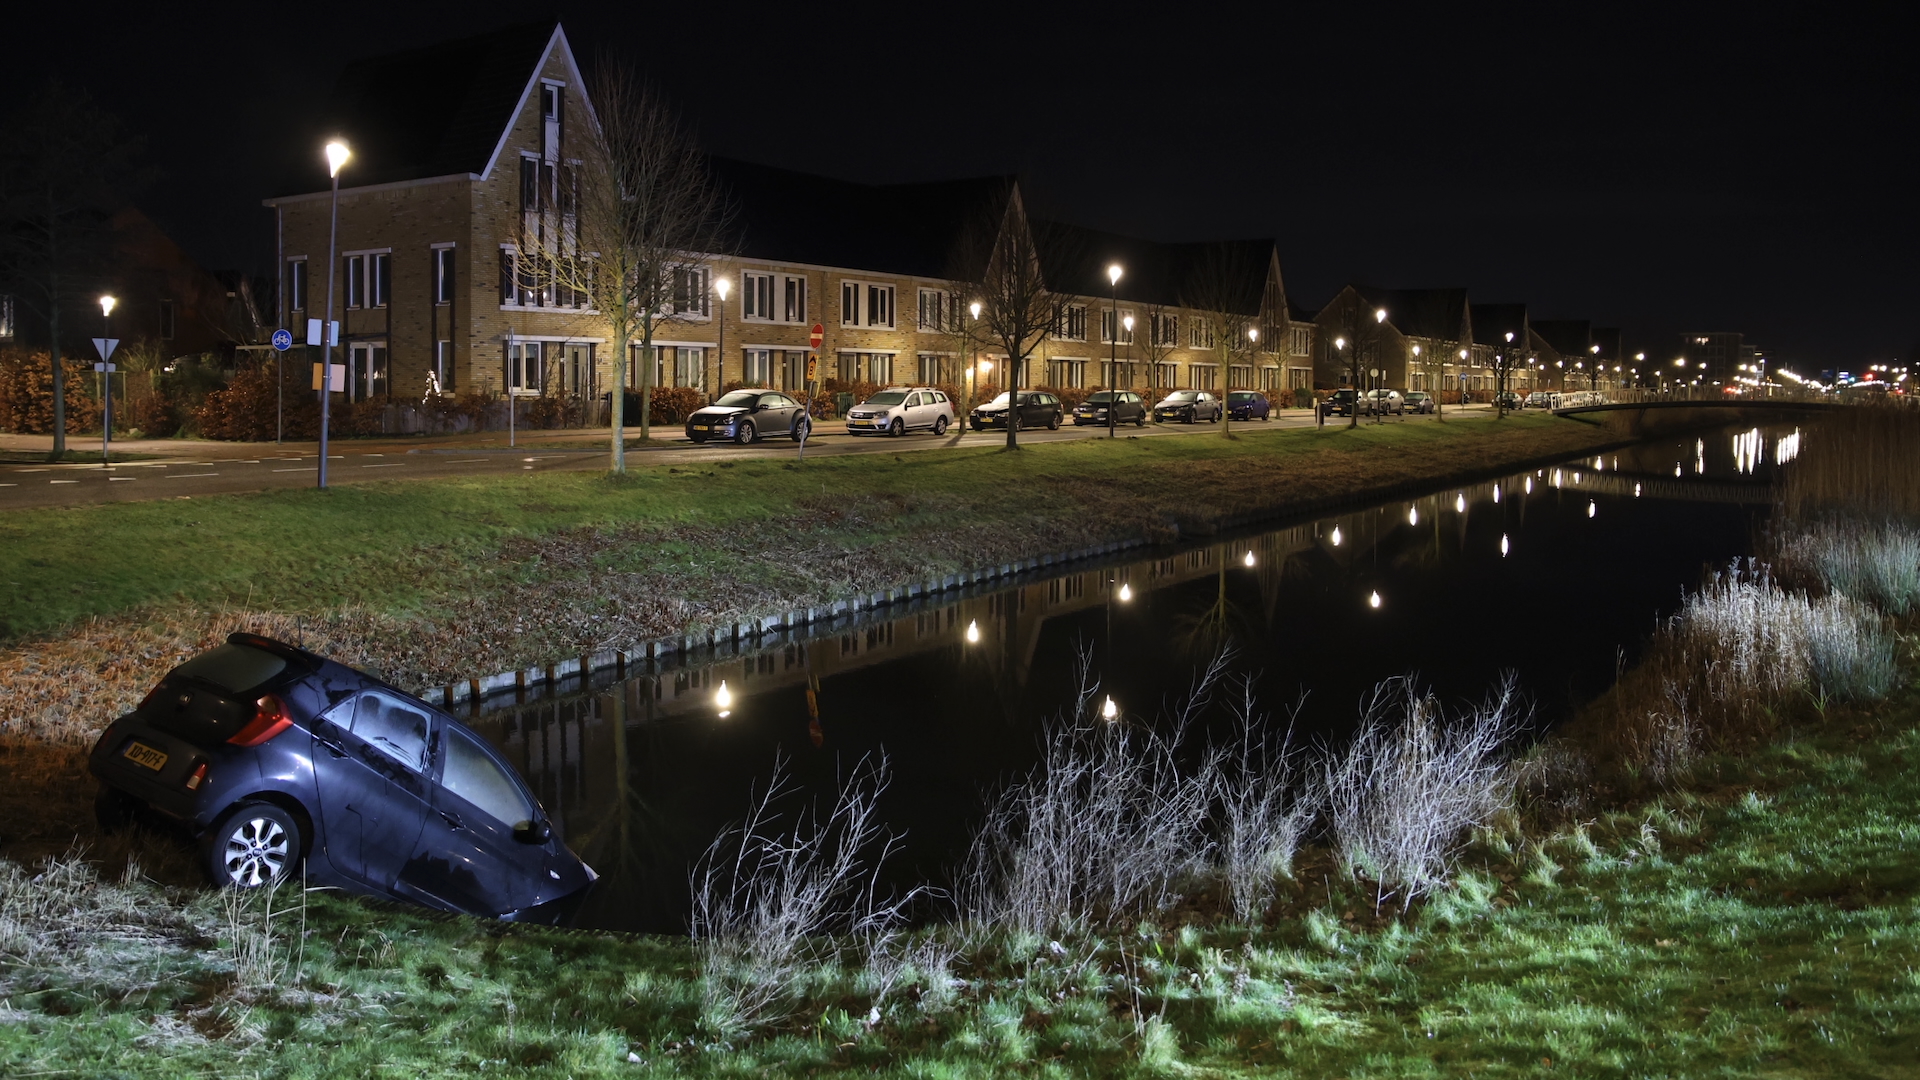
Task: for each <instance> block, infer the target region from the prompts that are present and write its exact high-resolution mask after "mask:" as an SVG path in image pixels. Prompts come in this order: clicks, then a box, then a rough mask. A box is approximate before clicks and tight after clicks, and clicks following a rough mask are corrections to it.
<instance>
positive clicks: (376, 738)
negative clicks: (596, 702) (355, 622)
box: [88, 634, 594, 921]
mask: <svg viewBox="0 0 1920 1080" xmlns="http://www.w3.org/2000/svg"><path fill="white" fill-rule="evenodd" d="M88 767H89V768H90V769H91V770H92V772H93V774H94V775H95V776H96V777H98V778H99V779H100V781H101V787H100V793H99V796H98V802H97V804H96V805H97V810H98V812H99V815H100V818H101V824H102V825H103V826H104V827H108V828H112V827H117V826H119V825H123V824H125V823H126V822H127V821H128V820H130V819H131V817H132V816H133V815H134V814H135V813H137V812H139V811H140V810H142V809H151V810H153V811H155V812H157V813H159V814H161V815H163V816H165V817H166V818H170V819H172V820H174V821H177V822H179V823H181V824H182V825H184V826H185V827H186V828H187V829H188V831H190V832H191V833H192V834H193V835H194V836H196V837H197V838H198V840H199V842H200V856H201V858H200V862H201V866H202V869H203V870H205V872H206V874H207V877H208V879H209V880H211V881H212V882H213V883H214V884H216V885H222V886H233V887H238V888H258V887H261V886H264V885H268V884H271V883H273V882H276V881H281V880H285V879H286V878H288V877H290V876H292V875H293V874H294V873H295V871H296V868H297V867H298V866H299V865H300V863H301V862H302V861H303V860H304V861H305V863H306V868H307V873H306V880H307V883H308V884H309V885H333V886H338V887H341V888H345V889H348V890H351V891H355V892H362V893H369V894H372V895H376V896H384V897H391V898H396V899H403V900H412V901H415V902H418V903H421V904H426V905H428V906H430V907H435V908H441V909H444V910H448V911H462V912H467V913H469V914H475V915H491V916H498V917H500V918H505V919H531V920H539V921H556V920H558V919H561V918H564V917H565V916H566V915H567V914H568V913H569V912H570V909H571V908H572V907H574V906H575V905H577V903H578V901H579V899H580V897H581V894H582V892H583V890H585V889H586V887H587V885H588V884H590V883H591V882H592V881H593V879H594V873H593V871H592V870H591V869H590V868H588V866H587V865H586V864H585V863H583V862H581V861H580V859H579V858H578V857H577V856H575V855H574V853H573V852H572V851H570V850H568V848H567V847H566V845H565V844H563V843H562V842H561V839H560V837H558V836H557V835H555V833H554V829H553V825H552V823H551V820H550V819H549V818H548V817H547V815H546V814H545V813H544V812H543V811H542V810H541V808H540V804H539V802H538V801H536V800H535V799H534V798H533V795H532V793H531V792H529V791H528V790H527V787H526V784H525V783H523V782H522V781H521V779H520V777H519V776H518V775H517V774H516V773H515V772H514V771H513V769H512V767H511V766H509V765H508V764H507V763H506V761H504V760H503V759H502V758H501V757H500V755H499V754H498V753H496V752H495V751H494V749H493V748H492V747H491V746H489V745H487V743H486V741H485V740H483V739H481V738H480V737H479V736H477V735H475V734H474V733H473V732H472V731H471V730H469V729H468V728H467V726H466V725H464V724H462V723H460V722H459V721H458V720H455V719H454V718H453V717H451V716H448V715H447V714H445V713H444V712H441V711H440V710H438V709H435V708H433V707H432V706H430V705H428V704H426V703H425V702H423V701H421V700H420V699H418V698H416V697H413V696H412V695H410V694H407V693H404V692H402V691H400V690H397V689H395V688H394V687H392V686H388V685H387V684H386V683H384V682H381V681H380V680H379V679H376V678H373V677H372V676H370V675H367V674H364V673H362V672H359V671H355V670H354V669H352V668H349V667H346V666H345V665H342V664H338V663H335V662H333V661H331V660H328V659H326V658H324V657H320V656H316V655H314V654H313V653H310V652H307V651H305V650H304V649H300V648H297V647H295V646H292V645H287V644H285V643H283V642H279V641H274V640H272V639H271V638H265V637H260V636H258V635H254V634H234V635H232V636H230V637H228V638H227V643H226V644H225V645H221V646H219V647H217V648H215V649H212V650H209V651H207V652H204V653H202V654H200V655H199V656H196V657H194V658H193V659H191V660H188V661H187V662H186V663H184V664H181V665H180V666H179V667H177V668H174V669H173V670H172V671H171V672H168V673H167V676H166V677H165V678H164V679H162V680H160V684H159V685H158V686H155V687H154V688H153V690H152V691H151V692H150V693H148V694H147V697H146V700H144V701H142V702H141V703H140V706H139V707H138V708H137V709H135V710H134V711H133V712H131V713H129V714H127V715H126V716H123V717H121V718H120V719H118V720H116V721H114V722H113V724H112V726H110V727H108V728H107V730H106V732H105V734H103V735H101V736H100V741H99V742H97V743H96V744H94V747H93V753H92V756H91V758H90V759H89V761H88Z"/></svg>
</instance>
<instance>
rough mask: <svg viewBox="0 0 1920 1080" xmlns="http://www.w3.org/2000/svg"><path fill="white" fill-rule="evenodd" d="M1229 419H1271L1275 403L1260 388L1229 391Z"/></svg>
mask: <svg viewBox="0 0 1920 1080" xmlns="http://www.w3.org/2000/svg"><path fill="white" fill-rule="evenodd" d="M1227 419H1229V420H1271V419H1273V404H1272V403H1271V402H1269V401H1268V400H1267V395H1265V394H1263V393H1261V392H1259V391H1258V390H1232V391H1229V392H1228V393H1227Z"/></svg>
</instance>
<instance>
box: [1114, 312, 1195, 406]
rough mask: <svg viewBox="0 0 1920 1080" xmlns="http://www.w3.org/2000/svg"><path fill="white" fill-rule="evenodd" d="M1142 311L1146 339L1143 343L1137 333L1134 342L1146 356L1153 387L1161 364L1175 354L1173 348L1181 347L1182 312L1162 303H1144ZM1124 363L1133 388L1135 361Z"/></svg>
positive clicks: (1149, 380) (1150, 382) (1130, 351)
mask: <svg viewBox="0 0 1920 1080" xmlns="http://www.w3.org/2000/svg"><path fill="white" fill-rule="evenodd" d="M1140 313H1141V314H1142V315H1144V316H1145V317H1146V326H1145V330H1146V332H1147V333H1146V340H1145V341H1144V343H1143V342H1142V341H1141V339H1140V338H1139V336H1138V335H1136V336H1135V338H1134V344H1135V345H1136V346H1138V347H1139V349H1140V351H1141V352H1142V353H1144V354H1145V356H1146V359H1145V360H1144V361H1142V362H1143V363H1145V364H1146V365H1147V385H1148V386H1149V387H1152V385H1153V380H1154V378H1155V377H1156V376H1157V375H1158V374H1159V372H1160V365H1161V364H1164V363H1166V362H1167V357H1169V356H1172V355H1173V350H1175V349H1177V348H1179V347H1180V314H1179V312H1178V311H1177V310H1176V309H1174V308H1170V307H1166V306H1165V305H1162V304H1142V305H1141V306H1140ZM1128 353H1129V355H1131V353H1132V350H1131V349H1129V350H1128ZM1123 363H1125V364H1126V365H1127V389H1129V390H1131V389H1133V388H1134V387H1133V383H1134V380H1133V361H1132V360H1131V359H1128V360H1125V361H1123ZM1115 378H1116V379H1117V378H1118V376H1115Z"/></svg>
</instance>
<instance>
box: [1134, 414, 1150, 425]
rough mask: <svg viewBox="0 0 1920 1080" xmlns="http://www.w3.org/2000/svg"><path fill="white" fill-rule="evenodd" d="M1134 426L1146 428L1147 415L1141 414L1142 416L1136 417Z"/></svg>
mask: <svg viewBox="0 0 1920 1080" xmlns="http://www.w3.org/2000/svg"><path fill="white" fill-rule="evenodd" d="M1133 426H1134V427H1146V426H1147V414H1146V413H1144V412H1143V413H1141V414H1140V415H1139V416H1136V417H1134V418H1133Z"/></svg>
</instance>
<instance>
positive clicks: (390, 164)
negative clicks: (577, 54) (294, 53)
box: [322, 19, 563, 186]
mask: <svg viewBox="0 0 1920 1080" xmlns="http://www.w3.org/2000/svg"><path fill="white" fill-rule="evenodd" d="M562 36H563V35H562V34H561V31H560V26H559V24H558V23H557V22H555V21H554V20H552V19H545V20H542V21H540V22H532V23H523V24H521V25H519V26H510V27H507V28H506V29H504V30H495V31H492V32H490V33H486V34H479V35H476V36H474V37H469V38H461V39H460V40H458V41H447V42H442V43H440V44H437V45H429V46H427V47H425V48H421V49H410V50H408V51H406V52H399V53H390V54H388V55H386V56H374V57H369V58H367V59H364V60H355V61H354V62H352V63H350V64H348V65H347V66H346V69H345V70H344V71H342V72H341V73H340V78H339V79H338V81H336V82H335V84H334V89H333V96H332V98H331V99H330V100H329V101H328V103H327V108H326V113H325V120H326V123H327V124H329V125H330V127H329V128H328V130H329V132H331V133H337V134H339V135H341V136H342V137H344V138H345V139H346V140H347V143H348V145H350V146H352V147H353V158H354V163H353V165H352V167H351V168H352V182H353V184H354V185H355V186H360V185H370V184H387V183H393V182H396V181H401V180H419V179H422V178H425V177H429V176H448V175H454V174H459V173H476V174H477V173H484V172H485V171H486V169H487V165H488V163H489V162H490V161H491V160H492V158H493V152H494V149H495V147H497V146H498V145H499V144H500V140H501V138H502V137H503V136H505V134H506V131H507V128H508V126H509V125H511V124H512V123H513V118H514V115H515V113H516V112H517V111H518V109H519V106H520V102H521V100H522V99H523V98H524V96H525V94H526V92H527V89H528V87H529V86H531V85H532V82H533V79H534V76H535V75H536V73H537V70H538V68H539V65H540V62H541V60H542V59H543V58H544V57H545V56H546V53H547V48H548V46H549V45H550V44H551V43H552V42H553V41H554V40H555V39H556V38H561V37H562ZM343 175H344V174H343ZM322 179H323V180H324V177H323V178H322Z"/></svg>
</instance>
